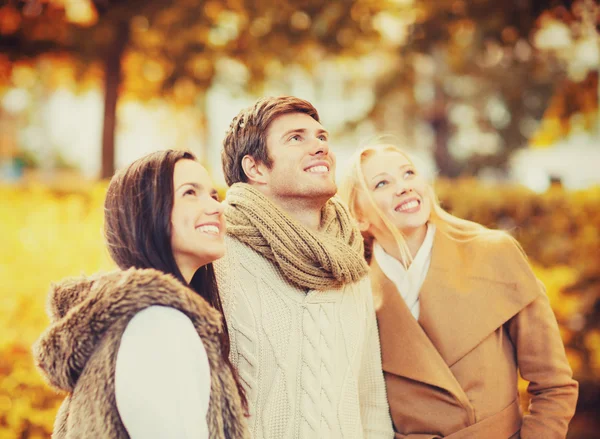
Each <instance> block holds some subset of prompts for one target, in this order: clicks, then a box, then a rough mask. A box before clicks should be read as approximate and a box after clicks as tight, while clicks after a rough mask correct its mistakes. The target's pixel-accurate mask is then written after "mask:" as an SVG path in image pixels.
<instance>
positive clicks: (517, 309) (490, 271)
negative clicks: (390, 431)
mask: <svg viewBox="0 0 600 439" xmlns="http://www.w3.org/2000/svg"><path fill="white" fill-rule="evenodd" d="M341 195H342V198H344V199H345V201H346V202H347V203H348V205H349V207H350V211H351V213H353V215H354V216H355V217H356V219H357V220H358V222H359V225H360V228H361V231H362V233H363V236H364V237H365V243H366V249H367V251H366V254H367V255H368V260H369V263H370V266H371V282H372V286H373V294H374V296H375V303H376V309H377V319H378V323H379V331H380V337H381V350H382V358H383V371H384V375H385V379H386V385H387V394H388V400H389V404H390V412H391V415H392V420H393V422H394V429H395V432H396V438H407V439H408V438H411V439H417V438H418V439H437V438H452V439H462V438H486V439H496V438H497V439H507V438H519V437H520V438H523V439H531V438H544V439H553V438H556V439H559V438H565V436H566V434H567V427H568V423H569V421H570V419H571V417H572V416H573V414H574V412H575V404H576V401H577V392H578V384H577V382H576V381H574V380H573V378H572V372H571V368H570V367H569V363H568V362H567V358H566V355H565V350H564V346H563V344H562V341H561V338H560V334H559V330H558V325H557V323H556V319H555V317H554V314H553V313H552V310H551V308H550V305H549V303H548V299H547V297H546V294H545V291H544V287H543V286H542V285H541V283H540V282H539V281H538V280H537V279H536V278H535V276H534V274H533V272H532V270H531V268H530V266H529V264H528V262H527V259H526V257H525V256H524V254H523V252H522V250H521V248H520V246H519V244H518V243H517V242H516V241H515V240H514V239H513V238H512V237H510V236H509V235H508V234H506V233H504V232H501V231H497V230H490V229H487V228H485V227H483V226H482V225H480V224H477V223H474V222H470V221H466V220H463V219H460V218H457V217H455V216H453V215H450V214H449V213H447V212H445V211H444V210H443V209H442V208H441V207H440V205H439V203H438V201H437V200H436V196H435V194H434V192H433V189H432V186H431V185H430V184H428V182H427V181H426V180H425V178H424V177H423V176H422V175H421V174H420V173H419V172H418V170H417V169H416V168H415V166H414V164H413V162H412V161H411V160H410V158H409V157H408V156H407V155H406V154H405V153H404V152H402V151H401V150H400V149H398V148H396V147H394V146H391V145H378V146H374V147H368V148H365V149H363V150H361V151H359V152H357V153H356V154H355V155H354V157H353V159H352V161H351V165H350V173H349V175H348V176H347V178H346V180H345V181H344V183H343V185H342V188H341ZM464 196H465V198H467V197H468V196H469V194H468V193H465V194H464ZM518 372H520V373H521V375H522V376H523V377H524V378H525V379H526V380H528V381H529V382H530V384H529V387H528V392H529V393H530V395H531V405H530V407H529V412H530V414H528V415H525V416H523V415H522V413H521V410H520V407H519V396H518V390H517V376H518Z"/></svg>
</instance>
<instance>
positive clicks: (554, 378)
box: [508, 281, 578, 439]
mask: <svg viewBox="0 0 600 439" xmlns="http://www.w3.org/2000/svg"><path fill="white" fill-rule="evenodd" d="M538 285H539V293H538V297H537V298H536V299H535V300H534V301H533V302H532V303H530V304H529V305H528V306H526V307H525V308H524V309H522V310H521V311H520V312H519V313H518V314H517V315H516V316H514V317H513V318H512V319H511V320H510V321H509V322H508V330H509V333H510V337H511V339H512V341H513V343H514V345H515V348H516V354H517V363H518V367H519V370H520V373H521V376H522V377H523V378H524V379H525V380H527V381H529V386H528V388H527V391H528V392H529V394H530V395H531V403H530V406H529V411H530V414H528V415H525V417H524V418H523V426H522V428H521V438H522V439H534V438H542V437H543V438H544V439H564V438H565V437H566V435H567V429H568V425H569V421H570V420H571V418H572V417H573V415H574V413H575V405H576V403H577V394H578V384H577V381H575V380H573V373H572V371H571V367H570V366H569V362H568V360H567V357H566V354H565V348H564V345H563V342H562V339H561V336H560V332H559V329H558V324H557V322H556V318H555V316H554V313H553V311H552V309H551V307H550V303H549V301H548V297H547V295H546V291H545V288H544V286H543V285H542V283H541V282H539V281H538Z"/></svg>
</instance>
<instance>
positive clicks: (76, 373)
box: [33, 268, 247, 438]
mask: <svg viewBox="0 0 600 439" xmlns="http://www.w3.org/2000/svg"><path fill="white" fill-rule="evenodd" d="M155 305H159V306H168V307H172V308H175V309H177V310H179V311H181V312H183V313H184V314H186V315H187V316H188V317H189V318H190V320H191V321H192V323H193V325H194V327H195V329H196V331H197V333H198V335H199V336H200V338H201V340H202V342H203V344H204V347H205V349H206V352H207V356H208V360H209V364H210V368H211V396H210V406H209V412H208V415H207V422H208V427H209V432H210V437H211V438H213V437H214V438H244V437H247V436H246V435H247V433H246V428H245V421H244V419H243V418H244V416H243V413H242V409H241V404H240V400H239V395H238V392H237V387H236V385H235V381H234V379H233V376H232V375H231V371H230V370H229V368H228V367H226V366H225V364H224V362H223V360H222V358H221V344H220V341H219V334H220V332H221V331H222V318H221V315H220V313H219V312H218V311H216V310H215V309H214V308H212V307H211V306H210V305H209V304H208V303H207V302H206V301H205V300H204V299H203V298H202V297H200V296H199V295H198V294H196V293H195V292H194V291H192V290H191V289H189V288H187V287H186V286H184V285H183V284H181V283H180V282H179V281H178V280H176V279H175V278H173V277H172V276H170V275H166V274H164V273H161V272H159V271H157V270H152V269H144V270H140V269H133V268H132V269H129V270H127V271H114V272H110V273H105V274H97V275H94V276H91V277H80V278H69V279H66V280H64V281H62V282H60V283H57V284H53V285H52V287H51V290H50V293H49V297H48V303H47V311H48V315H49V316H50V320H51V322H50V326H49V328H48V329H47V330H46V331H45V332H44V333H43V334H42V336H41V337H40V338H39V340H38V341H37V342H36V343H35V345H34V347H33V356H34V360H35V363H36V366H37V367H38V368H39V369H40V370H41V372H42V374H43V375H44V377H45V378H46V379H47V381H48V382H49V383H50V384H51V385H52V386H53V387H55V388H57V389H59V390H62V391H66V392H68V393H69V395H68V396H67V398H66V399H65V402H64V403H63V406H62V407H61V410H60V411H59V415H58V417H57V421H56V425H55V432H54V437H56V438H59V437H60V438H62V437H97V434H98V433H99V432H102V435H103V437H110V438H121V437H127V434H126V432H125V429H124V427H123V425H122V423H121V421H120V418H119V415H118V410H117V408H116V401H115V397H114V368H115V362H116V353H117V351H118V348H119V344H120V340H121V336H122V334H123V331H124V330H125V327H126V326H127V323H128V322H129V320H131V318H132V317H133V316H134V315H135V314H136V313H138V312H139V311H141V310H143V309H145V308H147V307H149V306H155ZM98 415H100V416H98ZM94 417H95V418H99V417H100V418H104V419H97V420H95V419H94Z"/></svg>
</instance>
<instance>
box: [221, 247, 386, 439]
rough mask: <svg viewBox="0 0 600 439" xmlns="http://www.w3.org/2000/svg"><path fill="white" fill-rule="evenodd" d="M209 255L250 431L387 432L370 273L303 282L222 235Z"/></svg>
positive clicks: (328, 437) (362, 438)
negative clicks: (329, 283) (317, 285)
mask: <svg viewBox="0 0 600 439" xmlns="http://www.w3.org/2000/svg"><path fill="white" fill-rule="evenodd" d="M225 243H226V246H227V249H226V252H225V257H224V258H221V259H219V260H217V261H216V262H215V263H214V266H215V272H216V275H217V281H218V284H219V293H220V294H221V300H222V303H223V308H224V311H225V318H226V320H227V327H228V329H229V336H230V339H231V350H230V359H231V361H232V363H233V366H234V367H235V368H236V369H237V370H238V371H239V375H240V379H241V381H242V385H243V386H244V388H245V389H246V397H247V398H248V406H249V411H250V417H249V418H248V426H249V429H250V436H251V437H252V438H253V439H270V438H278V439H279V438H295V439H342V438H343V439H373V438H381V439H384V438H385V439H392V438H393V437H394V431H393V428H392V422H391V419H390V414H389V407H388V402H387V397H386V392H385V381H384V378H383V372H382V369H381V352H380V347H379V334H378V331H377V320H376V317H375V310H374V305H373V296H372V293H371V283H370V281H369V278H368V277H367V276H365V277H364V278H363V279H361V280H360V281H358V282H356V283H352V284H348V285H344V286H343V287H338V288H333V289H330V290H324V291H315V290H311V291H308V292H307V291H306V290H305V289H303V288H298V287H296V286H295V285H293V284H292V283H290V282H289V281H287V280H286V279H285V278H284V277H283V276H282V274H281V271H280V270H279V269H278V268H277V267H276V266H275V265H274V264H273V263H272V262H270V261H269V260H268V259H266V258H265V257H263V256H262V255H260V254H259V253H257V252H255V251H254V250H252V249H251V248H250V247H248V246H247V245H245V244H243V243H241V242H240V241H238V240H236V239H234V238H231V237H230V236H227V237H226V238H225Z"/></svg>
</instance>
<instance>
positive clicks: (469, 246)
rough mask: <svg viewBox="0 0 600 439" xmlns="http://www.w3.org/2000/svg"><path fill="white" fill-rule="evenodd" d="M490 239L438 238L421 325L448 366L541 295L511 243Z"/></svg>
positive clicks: (425, 288)
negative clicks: (458, 240)
mask: <svg viewBox="0 0 600 439" xmlns="http://www.w3.org/2000/svg"><path fill="white" fill-rule="evenodd" d="M492 239H493V241H492V240H491V239H488V238H477V239H476V240H472V241H467V242H457V241H455V240H452V239H451V238H449V237H448V236H447V235H445V234H444V233H441V232H437V233H436V237H435V242H434V246H433V251H432V256H431V257H432V259H431V266H430V268H429V272H428V274H427V277H426V279H425V282H424V283H423V286H422V288H421V292H420V296H419V297H420V301H421V311H420V316H419V322H420V323H421V326H422V327H423V329H424V330H425V332H426V333H427V336H428V338H429V339H430V340H431V342H432V343H433V345H434V346H435V347H436V349H437V351H438V352H439V353H440V355H441V356H442V358H443V359H444V361H445V362H446V364H447V365H448V366H452V365H454V364H455V363H456V362H457V361H458V360H460V359H461V358H462V357H464V356H465V355H466V354H468V353H469V352H470V351H471V350H472V349H473V348H475V347H476V346H477V345H478V344H479V343H481V342H482V341H483V340H484V339H485V338H486V337H488V336H489V335H490V334H491V333H493V332H494V331H496V330H497V329H498V328H499V327H500V326H502V325H503V324H504V323H506V322H507V321H508V320H509V319H510V318H512V317H513V316H514V315H516V314H517V313H518V312H519V311H520V310H521V309H523V308H524V307H525V306H527V305H528V304H529V303H531V302H533V301H534V300H535V298H536V297H537V295H538V294H539V287H538V285H537V281H536V279H535V277H534V275H533V273H532V271H531V270H530V268H529V266H528V264H527V262H526V261H525V260H524V257H523V256H522V255H521V253H520V251H519V250H518V249H517V247H516V246H515V245H514V244H513V243H512V242H510V241H509V240H508V238H504V237H503V238H500V240H498V238H492ZM519 258H520V259H522V260H520V261H519V260H517V259H519Z"/></svg>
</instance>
